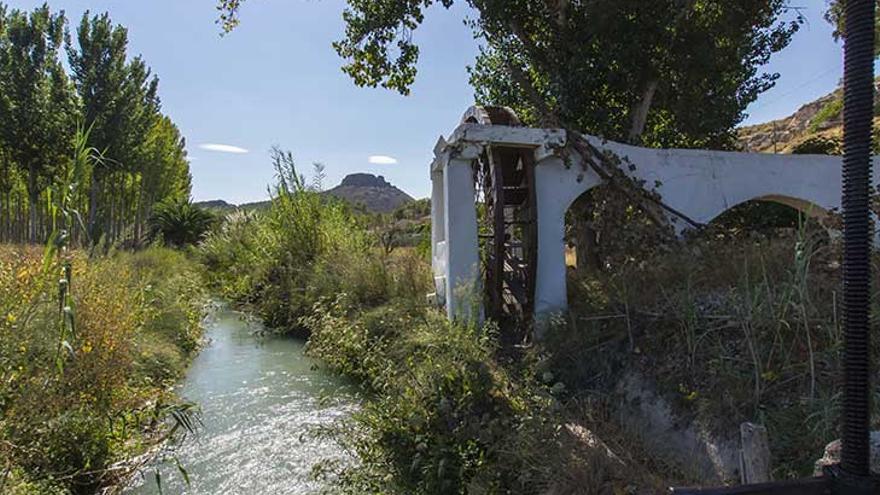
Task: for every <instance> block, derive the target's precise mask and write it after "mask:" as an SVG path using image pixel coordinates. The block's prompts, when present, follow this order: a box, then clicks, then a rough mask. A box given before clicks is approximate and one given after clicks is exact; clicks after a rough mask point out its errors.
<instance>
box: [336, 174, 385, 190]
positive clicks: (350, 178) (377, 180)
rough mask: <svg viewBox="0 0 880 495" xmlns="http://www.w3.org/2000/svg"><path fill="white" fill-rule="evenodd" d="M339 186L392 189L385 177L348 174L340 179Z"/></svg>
mask: <svg viewBox="0 0 880 495" xmlns="http://www.w3.org/2000/svg"><path fill="white" fill-rule="evenodd" d="M340 186H353V187H394V186H392V185H391V184H389V183H388V182H387V181H386V180H385V177H382V176H381V175H380V176H375V175H373V174H364V173H359V174H348V175H346V176H345V178H344V179H342V183H341V184H340Z"/></svg>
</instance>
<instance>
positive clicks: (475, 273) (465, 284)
mask: <svg viewBox="0 0 880 495" xmlns="http://www.w3.org/2000/svg"><path fill="white" fill-rule="evenodd" d="M477 156H479V155H478V154H474V153H473V152H471V153H467V152H461V151H459V152H458V153H457V155H456V156H455V157H454V158H450V159H449V161H448V162H447V163H446V167H445V170H444V173H443V179H444V184H443V186H444V187H443V188H444V191H445V203H444V205H443V206H444V208H443V209H444V219H443V220H444V223H443V225H444V231H445V242H446V313H447V315H448V316H449V318H450V319H455V320H466V321H473V322H479V321H480V320H481V319H482V290H481V285H480V256H479V245H478V243H477V212H476V206H475V204H474V175H473V167H472V165H471V164H472V161H473V159H475V158H476V157H477Z"/></svg>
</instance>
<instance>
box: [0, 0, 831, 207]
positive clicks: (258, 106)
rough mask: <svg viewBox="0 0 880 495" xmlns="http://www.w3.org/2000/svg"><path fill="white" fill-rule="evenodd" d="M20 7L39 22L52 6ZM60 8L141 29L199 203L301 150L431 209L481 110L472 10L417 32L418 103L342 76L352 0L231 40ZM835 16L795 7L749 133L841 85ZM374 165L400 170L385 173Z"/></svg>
mask: <svg viewBox="0 0 880 495" xmlns="http://www.w3.org/2000/svg"><path fill="white" fill-rule="evenodd" d="M8 3H9V4H10V5H11V6H12V7H14V8H15V7H17V8H26V9H31V8H33V7H35V6H37V5H40V4H42V3H43V0H33V1H31V0H27V1H22V0H19V1H11V2H8ZM459 3H463V2H459ZM49 4H50V6H51V7H52V8H53V9H63V10H65V11H66V12H67V13H68V17H69V18H70V19H71V21H72V22H71V24H72V25H75V24H76V23H77V22H78V20H79V17H80V16H81V15H82V12H83V11H84V10H85V9H86V8H88V9H90V10H91V11H92V12H93V13H94V12H104V11H108V12H110V15H111V17H112V19H113V20H114V22H116V23H120V24H123V25H125V26H126V27H128V29H129V39H130V48H129V49H130V52H131V53H132V54H141V55H142V56H143V57H144V59H145V60H146V61H147V63H148V64H149V65H150V66H151V67H152V69H153V71H154V72H155V73H156V74H158V75H159V78H160V95H161V97H162V104H163V110H164V111H165V112H166V113H167V114H169V115H170V116H171V118H172V119H173V120H174V121H175V122H176V123H177V125H178V126H179V127H180V128H181V130H182V132H183V134H184V135H185V136H186V138H187V149H188V151H189V155H190V157H191V158H192V164H191V166H192V174H193V197H194V198H195V199H196V200H206V199H216V198H222V199H225V200H227V201H230V202H233V203H241V202H247V201H255V200H261V199H264V198H265V197H266V185H267V184H268V183H269V182H271V181H272V169H271V166H270V164H269V161H268V159H267V152H268V150H269V148H270V147H271V146H272V145H273V144H278V145H280V146H281V147H283V148H286V149H290V150H292V151H293V153H294V156H295V158H296V159H297V161H298V163H299V165H300V169H301V170H302V171H304V172H309V171H310V169H311V163H312V162H314V161H320V162H323V163H324V164H325V165H326V174H327V179H326V182H325V185H326V186H333V185H335V184H336V183H338V182H339V181H340V180H341V179H342V177H344V176H345V175H346V174H349V173H352V172H371V173H375V174H380V175H384V176H385V177H386V179H388V180H389V181H390V182H392V183H393V184H395V185H397V186H398V187H400V188H401V189H403V190H405V191H407V192H408V193H410V194H411V195H413V196H415V197H425V196H427V195H428V194H429V190H430V189H429V180H428V169H427V164H428V163H429V162H430V160H431V157H432V149H433V147H434V143H435V142H436V140H437V137H438V136H440V135H441V134H447V133H448V132H449V131H451V130H452V129H453V128H454V126H455V125H456V124H457V123H458V120H459V118H460V116H461V114H462V113H463V112H464V111H465V109H467V107H468V106H469V105H470V104H471V102H472V100H473V92H472V91H471V89H470V87H469V86H468V82H467V71H466V69H465V67H466V66H467V65H468V64H470V63H472V62H473V60H474V57H475V55H476V52H477V45H476V41H474V40H473V39H472V36H471V33H470V30H469V29H468V28H467V27H466V26H465V25H464V23H463V19H464V18H465V16H466V15H467V11H466V10H465V8H464V7H461V6H455V7H453V8H452V9H451V10H450V11H446V10H445V9H443V8H442V7H433V8H432V9H431V11H430V12H429V15H428V16H427V19H426V22H425V24H424V25H423V26H422V27H421V28H420V29H419V30H418V31H416V33H415V40H416V41H417V42H418V43H419V45H420V47H421V58H420V64H419V75H418V77H417V81H416V84H415V85H414V87H413V90H412V94H411V95H410V96H407V97H403V96H400V95H398V94H397V93H394V92H391V91H388V90H383V89H367V88H358V87H356V86H355V85H354V84H353V83H352V82H351V80H350V79H349V78H348V76H346V75H345V74H343V73H342V72H341V70H340V66H341V63H342V61H341V60H340V59H339V57H337V55H336V53H335V52H334V51H333V49H332V47H331V45H330V44H331V43H332V42H333V41H335V40H338V39H339V38H341V35H342V29H343V23H342V19H341V12H342V10H343V7H344V5H345V2H344V1H342V0H249V1H248V2H247V3H246V5H245V6H244V7H243V11H242V15H241V18H242V24H241V26H240V27H239V28H238V29H237V30H236V31H235V32H234V33H232V34H231V35H229V36H226V37H220V36H219V28H218V26H217V25H215V23H214V20H215V19H216V15H217V12H216V10H215V8H214V6H215V1H214V0H136V1H133V0H89V1H84V0H49ZM825 4H826V0H793V5H797V6H799V7H801V8H802V12H803V13H804V15H805V16H806V17H807V21H808V22H807V24H806V25H804V26H803V28H802V29H801V31H800V32H799V33H798V34H797V35H796V37H795V39H794V41H793V42H792V44H791V45H790V46H789V47H788V48H786V49H785V50H784V51H783V52H780V53H779V54H777V55H776V56H775V57H774V58H773V60H771V62H770V64H769V65H768V67H766V70H767V71H773V72H779V73H780V74H781V78H780V79H779V82H778V84H777V86H776V87H775V88H774V89H772V90H770V91H768V92H767V93H765V94H764V95H762V96H761V98H760V99H759V100H758V101H757V102H755V103H754V104H753V105H752V106H751V107H750V108H749V114H750V116H749V118H748V119H747V120H746V123H758V122H763V121H766V120H770V119H773V118H778V117H783V116H785V115H788V114H790V113H792V112H793V111H795V110H796V109H797V108H798V107H799V106H800V105H801V104H803V103H805V102H808V101H811V100H813V99H815V98H816V97H819V96H821V95H823V94H826V93H828V92H830V91H831V90H833V89H834V88H835V86H836V85H837V83H838V81H839V79H840V77H841V73H842V51H841V47H840V45H838V44H836V43H835V42H834V41H833V40H832V39H831V28H830V26H829V25H828V24H827V23H826V22H825V21H824V20H823V19H822V13H823V12H824V11H825V8H826V5H825ZM206 145H221V146H219V147H218V146H206ZM245 150H246V152H244V151H245ZM371 156H385V157H392V158H393V159H394V161H395V163H371V162H370V158H369V157H371ZM373 161H375V162H390V161H391V160H387V159H384V160H383V159H379V160H373Z"/></svg>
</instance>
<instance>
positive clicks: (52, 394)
mask: <svg viewBox="0 0 880 495" xmlns="http://www.w3.org/2000/svg"><path fill="white" fill-rule="evenodd" d="M42 254H43V253H42V252H40V251H39V250H38V249H35V248H29V247H15V246H0V315H2V316H0V492H2V493H7V492H16V491H18V492H19V493H41V492H43V491H44V490H46V491H53V490H54V491H57V492H59V493H68V492H69V493H90V492H92V491H94V490H95V489H96V488H97V487H100V486H106V485H108V484H112V483H114V482H115V481H117V480H118V479H119V476H120V475H121V474H122V470H120V469H108V468H109V466H110V465H111V464H112V463H114V462H117V461H120V460H123V459H126V458H127V457H129V456H131V455H135V454H139V453H141V452H142V451H143V450H144V449H146V448H148V447H149V446H150V445H151V444H152V441H151V438H155V437H154V436H153V435H152V434H151V433H150V432H151V431H153V432H155V433H156V435H159V434H160V431H159V430H156V428H157V423H156V422H157V421H158V424H161V421H162V418H161V417H158V416H157V414H158V413H159V412H160V410H161V411H169V409H167V408H165V405H166V404H169V403H171V402H173V401H175V399H174V397H173V396H172V395H171V393H170V392H168V391H167V390H168V387H169V385H171V384H172V383H173V381H174V380H175V379H176V378H177V377H178V376H179V374H180V373H181V372H182V370H183V368H184V366H185V363H186V362H187V359H186V357H187V355H188V354H189V353H191V352H193V351H194V350H195V348H196V345H197V342H198V340H199V337H200V334H199V319H200V311H201V306H200V300H201V291H200V290H199V288H198V286H197V285H196V282H195V273H196V272H194V270H193V269H192V268H191V264H190V262H188V261H187V260H186V259H185V258H184V257H183V255H182V254H180V253H176V252H172V251H168V250H162V249H158V248H156V249H151V250H147V251H144V252H141V253H136V254H129V253H116V254H114V255H111V256H109V257H104V258H95V259H89V258H88V257H87V256H86V255H85V254H84V253H82V252H79V251H73V252H71V253H69V256H68V260H67V261H68V262H69V263H70V272H69V274H70V275H69V280H72V281H73V283H72V284H71V286H70V292H69V297H70V299H69V303H68V304H75V307H76V321H75V331H72V332H69V333H67V334H66V335H61V334H59V326H58V324H57V321H58V317H57V315H58V310H59V308H58V293H57V292H56V291H57V287H58V284H57V281H58V273H59V272H58V271H56V270H55V269H50V270H45V269H44V267H43V256H42ZM53 266H56V265H53ZM59 339H63V342H64V344H63V346H62V347H61V352H62V355H61V359H62V360H63V365H62V366H57V362H58V358H59V354H58V353H59ZM145 434H146V436H145Z"/></svg>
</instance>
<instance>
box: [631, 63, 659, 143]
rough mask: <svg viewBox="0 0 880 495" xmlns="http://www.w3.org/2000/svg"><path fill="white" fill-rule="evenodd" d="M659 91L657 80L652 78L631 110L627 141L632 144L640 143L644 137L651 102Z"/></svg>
mask: <svg viewBox="0 0 880 495" xmlns="http://www.w3.org/2000/svg"><path fill="white" fill-rule="evenodd" d="M656 92H657V80H656V79H652V80H650V81H648V84H646V85H645V89H644V90H643V91H642V97H641V98H640V99H639V101H637V102H636V103H635V104H634V105H633V108H632V111H631V112H630V115H631V117H630V124H631V125H630V128H629V136H628V137H627V142H629V143H631V144H639V143H640V142H641V139H642V133H644V132H645V125H646V124H647V123H648V112H650V110H651V104H652V103H653V102H654V94H655V93H656Z"/></svg>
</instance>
